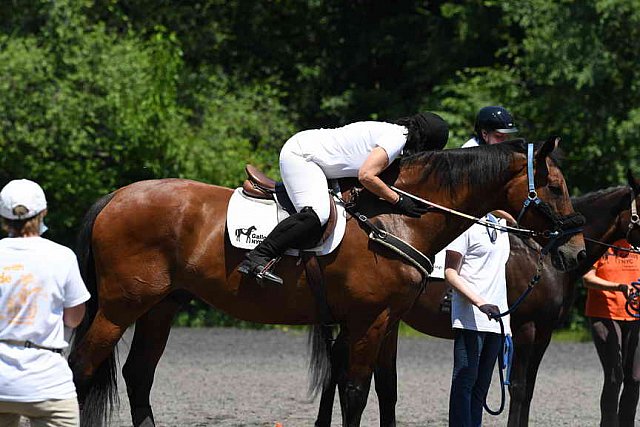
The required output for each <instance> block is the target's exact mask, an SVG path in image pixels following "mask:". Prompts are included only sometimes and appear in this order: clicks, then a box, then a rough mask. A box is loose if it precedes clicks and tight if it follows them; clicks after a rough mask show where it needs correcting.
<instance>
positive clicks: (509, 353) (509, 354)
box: [484, 312, 513, 415]
mask: <svg viewBox="0 0 640 427" xmlns="http://www.w3.org/2000/svg"><path fill="white" fill-rule="evenodd" d="M504 315H506V312H505V313H501V315H498V316H496V317H494V319H496V320H497V321H498V323H500V336H501V339H500V341H502V354H498V374H499V376H500V408H498V410H497V411H494V410H492V409H491V408H489V405H487V397H486V396H485V398H484V410H485V411H487V412H488V413H489V414H491V415H500V414H501V413H502V411H504V404H505V401H506V399H505V397H506V393H505V388H506V387H507V386H508V385H509V384H511V382H510V379H511V362H512V361H513V339H512V338H511V335H505V334H504V323H502V317H503V316H504ZM500 356H502V357H500ZM505 371H506V375H505Z"/></svg>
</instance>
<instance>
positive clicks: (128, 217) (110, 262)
mask: <svg viewBox="0 0 640 427" xmlns="http://www.w3.org/2000/svg"><path fill="white" fill-rule="evenodd" d="M556 144H557V140H556V139H550V140H549V141H547V142H545V143H541V144H537V149H536V152H535V156H534V157H533V159H532V163H533V164H534V165H533V166H534V170H535V186H536V190H537V193H538V195H539V197H540V198H541V199H542V200H544V201H545V202H546V203H547V204H548V207H549V208H550V209H551V212H549V211H546V212H545V211H544V210H538V209H531V210H528V211H527V213H526V214H525V215H524V217H523V221H522V224H523V225H525V226H527V227H529V228H532V229H534V230H538V231H543V230H548V229H549V228H551V227H557V225H558V224H557V221H556V220H557V218H558V217H557V215H560V216H562V215H571V214H573V212H574V211H573V208H572V206H571V203H570V198H569V196H568V193H567V188H566V184H565V182H564V177H563V176H562V173H561V172H560V170H559V169H558V167H557V166H556V164H555V163H554V162H553V161H552V160H551V159H550V158H549V155H550V154H551V153H552V152H553V150H554V149H555V147H556ZM526 152H527V148H526V144H525V143H524V142H523V141H514V142H511V143H503V144H500V145H495V146H488V147H481V148H478V149H465V150H448V151H443V152H429V153H424V154H420V155H417V156H414V157H411V158H408V159H404V160H403V161H402V162H400V164H394V165H392V166H391V167H389V168H388V170H387V171H385V173H384V174H383V176H382V178H383V179H384V180H385V182H387V183H389V184H393V185H395V186H396V187H398V188H400V189H402V190H404V191H407V192H410V193H412V194H415V195H417V196H419V197H422V198H425V199H428V200H431V201H434V202H436V203H439V204H442V205H445V206H454V207H456V208H458V209H460V210H462V211H465V212H468V213H470V214H472V215H476V216H478V215H482V214H484V213H486V212H488V211H490V210H493V209H503V210H505V211H507V212H509V213H511V214H512V215H517V214H518V212H519V210H520V208H521V206H522V203H523V200H524V199H525V198H526V197H527V193H528V188H527V155H526ZM232 192H233V190H232V189H229V188H223V187H218V186H213V185H207V184H203V183H198V182H194V181H188V180H180V179H165V180H154V181H143V182H138V183H134V184H132V185H129V186H127V187H124V188H121V189H119V190H117V191H115V192H113V193H111V194H110V195H108V196H105V197H104V198H102V199H100V200H99V201H98V202H96V204H94V206H93V207H92V208H91V209H90V210H89V212H88V214H87V216H86V218H85V221H84V224H83V228H82V230H81V231H80V236H79V249H78V252H79V256H80V260H81V270H82V272H83V277H84V278H85V282H86V284H87V287H88V289H89V290H90V292H91V294H92V299H91V300H90V303H89V304H88V307H87V313H86V315H85V319H84V321H83V323H82V324H81V325H80V327H79V328H78V329H77V330H76V336H75V339H74V345H73V347H72V350H71V353H70V357H69V363H70V365H71V367H72V370H73V372H74V380H75V383H76V388H77V391H78V398H79V401H80V402H81V405H82V415H81V418H82V423H83V425H86V426H97V425H100V424H102V423H103V422H104V419H106V417H107V416H108V414H109V411H110V410H111V409H112V406H113V402H114V400H115V398H116V397H117V390H116V381H115V378H116V371H115V357H114V347H115V345H116V344H117V342H118V341H119V340H120V338H121V337H122V334H123V333H124V331H125V330H126V329H127V328H128V327H129V326H131V325H133V324H135V334H134V337H133V341H132V343H131V349H130V352H129V355H128V357H127V361H126V363H125V365H124V367H123V371H122V373H123V376H124V379H125V382H126V385H127V393H128V396H129V401H130V405H131V411H132V414H131V415H132V419H133V423H134V425H135V426H139V425H143V424H144V425H154V421H153V414H152V411H151V406H150V402H149V393H150V389H151V386H152V383H153V377H154V373H155V369H156V366H157V363H158V361H159V359H160V357H161V355H162V353H163V351H164V347H165V345H166V342H167V339H168V335H169V331H170V327H171V321H172V319H173V317H174V315H175V314H176V312H177V311H178V309H179V307H180V304H181V302H182V298H183V297H184V296H185V295H189V296H191V295H193V296H196V297H198V298H200V299H202V300H204V301H205V302H207V303H209V304H211V305H213V306H215V307H216V308H218V309H220V310H223V311H225V312H227V313H229V314H231V315H232V316H235V317H237V318H239V319H244V320H248V321H252V322H261V323H277V324H292V325H294V324H316V323H317V322H318V317H317V315H316V307H315V301H314V298H313V294H312V292H311V291H310V289H309V288H308V286H307V283H306V279H305V276H304V273H303V266H302V265H299V263H297V258H296V257H283V259H282V260H281V261H280V263H279V264H278V266H277V268H276V273H277V274H279V275H281V277H282V278H283V279H284V285H283V286H281V287H271V286H269V287H261V286H260V285H258V284H257V283H256V282H255V281H253V280H251V279H249V278H246V277H243V276H242V275H240V274H239V273H238V272H237V271H236V267H237V266H238V264H239V263H240V261H241V260H242V258H243V255H244V253H245V251H243V250H239V249H236V248H234V247H233V246H232V245H231V244H230V242H229V238H228V236H227V233H226V230H225V223H226V211H227V206H228V203H229V199H230V197H231V194H232ZM360 199H362V202H361V203H362V207H363V208H365V209H363V211H364V212H373V211H374V210H375V212H376V214H375V215H370V216H372V221H374V222H375V223H376V224H377V225H378V226H379V227H381V228H383V229H385V230H386V231H388V232H391V233H393V234H395V235H397V236H398V237H400V238H402V239H404V240H406V241H407V242H408V243H410V244H411V245H413V246H414V247H415V248H417V249H418V250H420V251H422V252H423V253H426V254H434V253H436V252H437V251H439V250H441V249H442V248H444V247H445V246H446V244H448V243H449V242H450V241H451V240H453V239H454V238H455V237H456V236H457V235H459V234H460V233H461V232H462V231H463V230H465V229H466V228H468V227H469V226H470V225H471V222H470V221H468V220H465V219H462V218H458V217H451V216H448V215H444V214H442V213H439V212H434V213H427V214H425V215H424V216H423V217H421V218H417V219H416V218H409V217H405V216H401V215H398V214H395V213H393V211H392V210H391V209H392V208H391V207H390V206H388V205H386V204H383V203H382V202H380V201H378V200H376V199H375V198H374V197H373V196H372V195H371V194H370V193H367V192H363V193H362V194H361V196H360ZM359 204H360V202H359ZM367 206H370V207H373V209H368V210H367V209H366V208H367ZM536 239H537V240H538V241H539V242H540V243H541V244H544V243H545V239H544V237H543V236H542V235H541V234H540V235H538V237H537V238H536ZM560 243H562V244H561V246H559V247H556V248H555V250H554V251H553V259H554V264H555V265H556V266H558V267H560V268H565V269H569V268H573V267H575V266H576V265H577V263H578V262H579V260H580V259H581V258H582V257H583V256H584V242H583V239H582V235H581V234H579V235H574V236H572V237H571V238H567V239H564V240H563V241H562V242H560ZM320 264H321V266H322V268H323V270H324V275H325V278H326V282H327V283H329V284H330V286H328V289H327V299H328V302H329V305H330V308H331V311H332V314H333V316H334V319H335V320H336V322H337V323H339V324H340V326H341V328H342V330H343V331H348V338H347V339H346V340H345V345H346V348H347V349H348V354H349V357H348V360H347V362H346V373H345V376H344V378H343V381H341V384H340V390H341V394H342V396H343V402H344V406H343V424H344V425H348V426H357V425H359V423H360V417H361V414H362V412H363V410H364V406H365V404H366V399H367V395H368V390H369V384H370V381H371V375H372V369H373V367H374V366H375V365H376V360H377V358H378V354H379V353H380V351H381V348H382V347H385V345H384V342H385V341H387V339H388V330H390V329H391V330H393V326H392V325H395V324H397V323H398V321H399V319H400V317H401V316H402V315H403V314H404V313H405V312H406V311H407V310H408V309H409V308H410V306H411V304H413V302H414V301H415V300H416V298H417V297H418V295H419V293H420V290H421V285H422V283H423V277H422V275H421V274H420V273H419V271H418V270H417V269H416V268H415V267H413V266H411V265H409V264H408V263H406V262H405V261H404V260H403V259H402V258H401V257H400V256H398V255H396V254H395V253H394V252H392V251H391V250H389V249H386V248H383V247H378V246H377V245H376V244H373V243H371V242H370V241H369V239H368V236H367V233H366V232H365V231H364V230H363V229H362V226H361V225H360V224H359V223H358V222H357V221H355V220H353V219H352V220H349V221H348V223H347V229H346V234H345V237H344V240H343V242H342V243H341V245H340V246H339V248H338V249H337V250H336V251H334V252H333V253H332V254H329V255H327V256H324V257H321V258H320Z"/></svg>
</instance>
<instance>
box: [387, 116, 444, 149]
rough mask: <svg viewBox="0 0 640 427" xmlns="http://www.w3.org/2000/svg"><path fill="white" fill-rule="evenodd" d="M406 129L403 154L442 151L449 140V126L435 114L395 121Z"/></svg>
mask: <svg viewBox="0 0 640 427" xmlns="http://www.w3.org/2000/svg"><path fill="white" fill-rule="evenodd" d="M396 124H398V125H401V126H404V127H406V128H407V130H408V133H407V143H406V144H405V146H404V150H403V153H404V154H405V155H406V154H415V153H419V152H421V151H429V150H442V149H443V148H444V146H445V145H447V141H448V140H449V125H448V124H447V122H445V121H444V119H443V118H442V117H440V116H439V115H437V114H435V113H431V112H426V113H418V114H415V115H413V116H410V117H404V118H402V119H399V120H397V121H396Z"/></svg>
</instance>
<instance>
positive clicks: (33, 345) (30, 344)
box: [0, 340, 64, 354]
mask: <svg viewBox="0 0 640 427" xmlns="http://www.w3.org/2000/svg"><path fill="white" fill-rule="evenodd" d="M0 342H3V343H5V344H9V345H15V346H19V347H24V348H38V349H40V350H49V351H53V352H54V353H59V354H62V352H63V351H64V349H62V348H53V347H45V346H43V345H40V344H36V343H34V342H32V341H29V340H26V341H19V340H0Z"/></svg>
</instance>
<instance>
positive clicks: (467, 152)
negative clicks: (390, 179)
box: [400, 139, 542, 194]
mask: <svg viewBox="0 0 640 427" xmlns="http://www.w3.org/2000/svg"><path fill="white" fill-rule="evenodd" d="M541 145H542V142H537V143H535V147H536V149H537V148H539V147H540V146H541ZM526 152H527V144H526V141H525V140H524V139H514V140H512V141H507V142H504V143H501V144H494V145H483V146H479V147H473V148H460V149H453V150H442V151H426V152H422V153H418V154H415V155H413V156H408V157H406V158H402V160H401V161H400V169H409V168H411V169H413V168H422V175H421V177H420V179H421V180H426V179H427V178H428V177H429V176H430V175H432V174H435V175H436V176H437V177H438V181H439V183H440V185H441V187H442V188H444V189H445V190H446V191H448V192H449V193H450V194H455V190H456V188H459V187H460V185H461V184H468V183H473V184H474V185H477V186H480V187H482V186H483V185H485V184H489V183H492V182H495V181H496V180H502V179H505V178H506V175H507V174H508V173H509V168H510V166H511V161H512V159H513V154H514V153H522V154H526Z"/></svg>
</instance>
